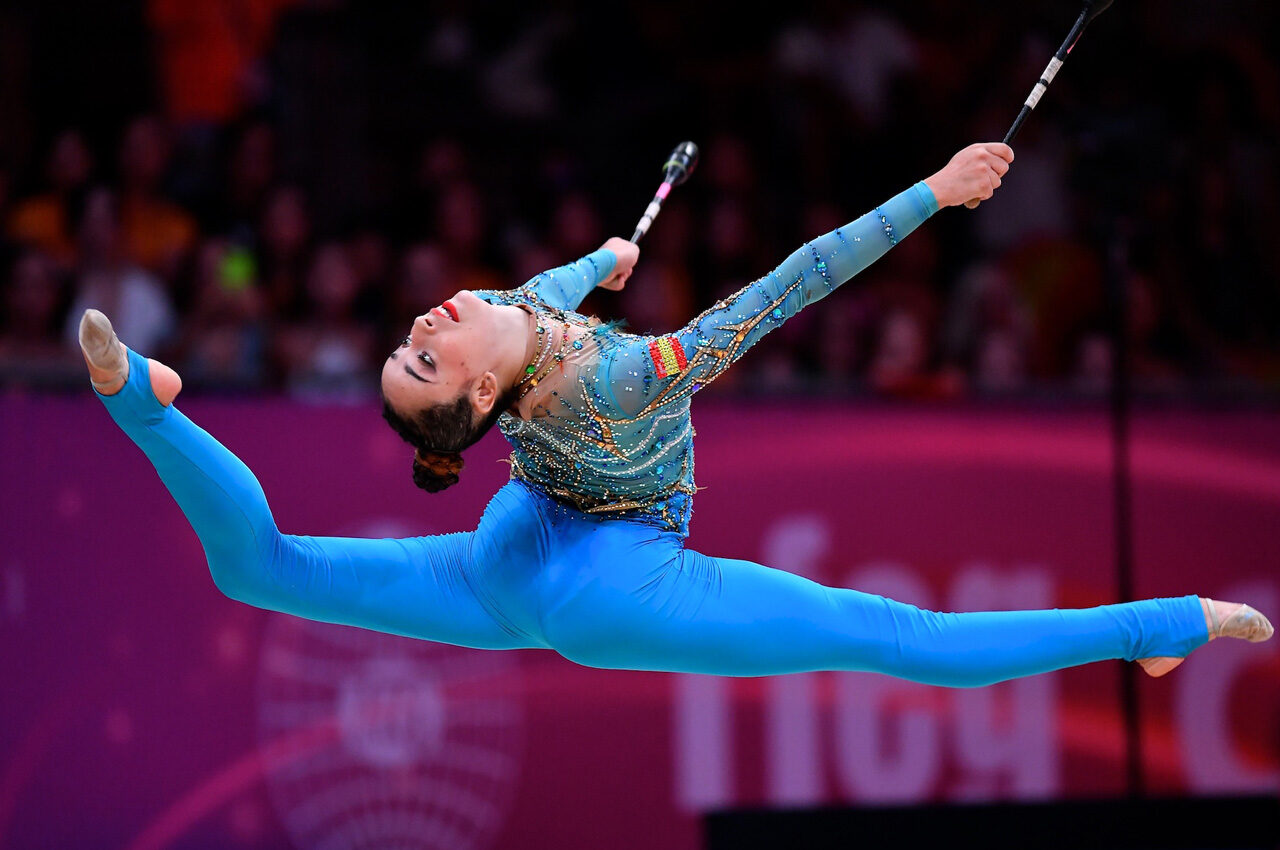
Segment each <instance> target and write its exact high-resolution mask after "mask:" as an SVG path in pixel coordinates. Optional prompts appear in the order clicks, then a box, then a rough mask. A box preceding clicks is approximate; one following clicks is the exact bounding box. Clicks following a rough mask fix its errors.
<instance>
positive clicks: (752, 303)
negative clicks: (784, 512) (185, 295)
mask: <svg viewBox="0 0 1280 850" xmlns="http://www.w3.org/2000/svg"><path fill="white" fill-rule="evenodd" d="M1012 161H1013V151H1012V150H1011V149H1010V148H1009V147H1008V146H1006V145H1003V144H996V143H987V144H976V145H971V146H969V147H967V148H964V149H963V150H961V151H960V152H959V153H957V154H956V155H955V156H954V157H952V159H951V160H950V162H948V163H947V165H946V166H944V167H943V168H942V169H941V170H940V171H938V172H937V173H936V174H934V175H932V176H931V177H929V178H927V179H925V180H923V181H920V182H919V183H916V184H915V185H914V186H911V187H910V188H908V189H907V190H906V191H904V192H902V193H900V194H898V195H897V196H895V197H894V198H892V199H890V200H888V201H887V202H885V203H884V204H882V205H881V206H879V207H877V208H875V209H874V210H872V211H871V212H869V213H867V214H866V215H864V216H862V217H861V218H859V219H857V220H855V221H853V222H851V223H850V224H848V225H846V226H844V227H840V228H837V229H836V230H834V231H832V232H830V233H827V234H824V235H822V236H819V237H817V238H816V239H814V240H813V241H812V242H809V243H807V244H805V245H804V246H803V247H801V248H800V249H799V250H797V251H795V252H794V253H793V254H791V255H790V256H789V257H787V258H786V259H785V260H784V261H783V262H782V264H781V265H780V266H778V267H777V268H776V269H774V270H773V271H772V272H771V273H769V274H767V275H765V276H764V277H762V278H760V279H759V280H757V281H755V282H754V283H751V284H748V285H747V286H745V287H744V288H743V289H741V290H740V291H738V292H737V293H736V294H734V295H732V296H730V297H728V298H725V299H724V300H721V301H718V302H717V303H716V304H714V305H713V306H712V307H711V308H710V309H708V310H707V311H706V312H704V313H703V314H702V315H700V316H698V317H697V318H696V319H694V320H693V321H691V322H690V323H689V324H688V325H686V326H685V327H684V328H682V329H681V330H679V331H676V332H674V333H672V334H670V335H668V336H658V337H650V336H636V335H632V334H627V333H622V332H620V331H619V330H617V329H616V328H615V327H614V326H612V325H610V324H607V323H603V324H602V323H600V322H599V321H598V320H596V319H592V318H587V317H586V316H583V315H581V314H579V313H577V312H574V310H575V308H576V307H577V305H578V304H579V302H581V300H582V299H583V297H585V296H586V294H587V293H588V292H589V291H590V290H591V289H593V288H594V287H596V286H603V287H607V288H611V289H620V288H622V286H623V285H624V284H625V282H626V280H627V277H628V276H629V275H630V274H631V271H632V269H633V267H634V266H635V263H636V260H637V259H638V257H639V249H638V248H637V247H636V246H635V245H634V244H632V243H631V242H628V241H626V240H623V239H619V238H613V239H610V240H609V241H607V242H606V243H605V244H604V246H603V247H602V248H601V249H600V250H597V251H595V252H594V253H592V254H590V255H588V256H586V257H584V258H582V259H580V260H578V261H577V262H575V263H572V264H570V265H567V266H562V267H560V268H557V269H554V270H552V271H549V272H544V273H543V274H540V275H538V276H537V277H535V278H533V279H532V280H530V281H529V282H527V283H525V284H524V285H523V286H521V287H519V288H517V289H513V290H509V291H493V292H474V293H473V292H467V291H462V292H459V293H457V294H456V295H455V296H453V297H452V298H450V299H449V300H448V301H446V302H445V303H444V304H442V305H440V306H438V307H435V308H432V309H431V310H429V311H428V312H426V313H424V314H423V315H421V316H418V317H417V318H416V319H415V320H414V322H413V325H412V327H411V328H410V330H409V333H408V335H407V336H406V337H405V338H404V341H403V342H401V343H400V345H399V347H398V348H396V350H395V351H393V352H392V353H391V354H390V356H389V357H388V358H387V360H386V363H385V366H384V368H383V370H382V398H383V415H384V417H385V418H386V420H387V422H388V423H389V424H390V425H391V427H392V428H393V429H395V431H396V433H398V434H399V435H400V436H401V437H402V438H403V439H404V440H405V441H406V442H408V443H410V444H411V445H412V446H413V447H414V449H415V452H414V458H413V479H414V482H415V483H416V484H417V485H418V486H419V487H421V488H423V489H425V490H428V491H430V492H436V491H439V490H442V489H444V488H446V487H448V486H450V485H451V484H453V483H455V482H457V481H458V475H459V472H460V471H461V468H462V459H461V457H460V454H459V453H460V452H461V451H462V450H463V449H465V448H467V447H468V446H470V445H471V444H473V443H475V442H476V441H477V440H478V439H480V437H481V436H483V435H484V434H485V432H486V431H488V430H489V428H490V427H492V426H493V425H494V424H495V423H496V424H497V425H498V427H499V428H500V429H501V431H502V433H503V435H504V436H505V437H506V438H507V440H509V441H510V443H511V445H512V448H513V453H512V455H511V464H512V468H511V480H510V481H509V482H508V483H507V484H505V485H504V486H503V487H502V488H501V489H500V490H499V491H498V492H497V494H496V495H495V496H494V497H493V499H492V500H491V501H490V502H489V504H488V506H487V507H486V509H485V511H484V514H483V516H482V517H481V518H480V522H479V525H478V526H477V528H476V529H475V530H474V531H469V532H461V533H453V534H443V535H434V536H428V537H412V538H407V539H400V540H368V539H353V538H336V537H304V536H295V535H290V534H282V533H281V532H280V531H279V530H278V529H277V528H276V525H275V522H274V520H273V519H272V517H271V511H270V510H269V508H268V507H267V501H266V497H265V496H264V494H263V491H262V488H261V487H260V486H259V484H258V481H257V479H255V478H254V476H253V474H252V473H251V472H250V471H249V469H248V468H247V467H245V465H244V464H243V463H241V462H240V460H239V459H237V458H236V457H235V456H234V455H232V454H231V452H229V451H228V450H227V449H226V448H224V447H223V446H222V445H221V444H219V443H218V442H217V440H215V439H214V438H213V437H211V436H210V435H209V434H208V433H206V432H205V431H204V430H202V429H201V428H199V427H198V426H197V425H195V423H193V422H192V421H191V420H190V419H188V418H187V417H186V416H184V415H183V414H182V413H181V412H179V411H178V409H177V408H176V407H174V406H173V400H174V398H175V397H176V396H177V394H178V391H179V390H180V389H181V380H180V379H179V377H178V375H177V373H175V372H174V371H173V370H172V369H170V368H169V367H168V366H165V365H164V364H161V363H159V362H157V361H155V360H148V359H146V358H144V357H143V356H141V355H140V354H138V353H137V352H135V351H133V350H131V349H128V348H126V347H125V346H124V345H122V344H121V342H120V341H119V340H118V339H117V338H116V335H115V333H114V331H113V330H112V327H111V323H110V322H109V321H108V319H107V317H106V316H104V315H103V314H102V313H100V312H98V311H96V310H88V311H86V313H85V314H84V317H83V319H82V320H81V324H80V344H81V346H82V348H83V350H84V355H85V359H86V361H87V363H88V366H89V373H90V379H91V381H92V383H93V386H94V388H95V390H96V392H97V394H98V396H99V397H100V398H101V400H102V402H103V404H105V405H106V407H107V410H108V412H109V413H110V415H111V417H112V418H113V419H114V420H115V421H116V423H117V424H118V425H119V426H120V428H121V429H122V430H123V431H124V432H125V433H126V434H127V435H128V436H129V438H130V439H132V440H133V442H134V443H135V444H137V446H138V447H139V448H140V449H142V451H143V452H144V453H145V454H146V456H147V458H148V459H149V460H150V461H151V463H152V464H153V465H154V466H155V469H156V471H157V472H158V473H159V475H160V478H161V480H162V481H163V482H164V484H165V486H166V487H168V489H169V492H170V493H171V494H172V495H173V498H174V499H175V500H176V501H177V503H178V505H179V507H180V508H181V509H182V511H183V513H184V514H185V515H186V517H187V519H188V521H189V522H190V523H191V526H192V528H193V529H194V530H195V532H196V534H197V535H198V536H199V539H200V542H201V544H202V545H203V547H204V551H205V555H206V557H207V559H208V564H209V570H210V572H211V573H212V576H213V581H214V583H215V584H216V585H217V587H218V589H219V590H220V591H221V592H222V593H224V594H226V595H227V596H229V597H230V598H232V599H236V600H239V601H241V602H245V603H247V604H249V605H254V606H257V607H260V608H266V609H269V610H273V611H280V612H284V613H288V614H293V615H296V616H299V617H306V618H309V619H312V620H319V621H323V622H331V623H343V624H347V625H352V626H359V627H362V628H366V629H374V630H377V631H381V632H387V633H390V634H397V635H406V636H409V637H414V638H421V639H424V640H432V641H439V642H442V643H451V644H457V645H460V646H469V647H480V648H485V649H515V648H546V649H553V650H555V651H556V652H558V653H560V654H561V655H562V656H564V657H565V658H567V659H569V660H571V661H574V662H577V663H579V664H583V665H587V666H591V667H602V668H614V669H625V670H663V671H675V672H687V673H709V674H718V675H723V676H766V675H773V674H779V673H797V672H802V671H814V670H860V671H875V672H879V673H884V674H887V675H891V676H897V677H900V678H904V679H909V680H912V681H916V682H924V683H928V684H932V685H941V686H948V687H975V686H981V685H988V684H991V683H994V682H1000V681H1004V680H1007V679H1012V678H1016V677H1020V676H1030V675H1033V674H1036V673H1044V672H1048V671H1051V670H1058V669H1061V668H1064V667H1070V666H1073V665H1078V664H1085V663H1088V662H1093V661H1102V660H1104V659H1120V658H1123V659H1126V660H1129V661H1134V660H1136V661H1139V662H1140V663H1141V664H1142V666H1143V668H1144V669H1145V670H1146V671H1147V672H1148V673H1149V674H1151V675H1163V674H1164V673H1166V672H1168V671H1169V670H1171V669H1173V667H1175V666H1177V664H1178V663H1180V662H1181V660H1182V658H1183V657H1184V656H1186V655H1187V654H1188V653H1190V652H1191V651H1192V650H1193V649H1196V648H1197V647H1199V646H1201V645H1203V644H1204V643H1206V642H1208V641H1209V640H1212V639H1214V638H1217V637H1235V638H1243V639H1245V640H1249V641H1255V642H1256V641H1261V640H1265V639H1267V638H1268V637H1270V636H1271V633H1272V627H1271V624H1270V623H1269V622H1268V621H1267V620H1266V618H1265V617H1263V616H1262V615H1261V614H1260V613H1258V612H1257V611H1255V610H1253V609H1252V608H1250V607H1249V606H1247V605H1240V604H1234V603H1228V602H1221V601H1214V600H1210V599H1202V598H1199V597H1196V596H1183V597H1178V598H1165V599H1147V600H1142V601H1138V602H1128V603H1124V604H1116V605H1102V606H1099V607H1095V608H1087V609H1075V610H1058V609H1054V610H1045V611H998V612H982V613H960V614H955V613H939V612H933V611H926V610H921V609H919V608H916V607H914V606H911V605H906V604H903V603H900V602H895V601H893V600H890V599H886V598H883V597H880V596H873V595H871V594H867V593H862V592H859V591H857V590H852V589H847V588H832V587H825V586H823V585H820V584H817V583H814V582H812V581H809V580H808V579H805V578H801V577H800V576H797V575H793V574H791V573H787V572H783V571H780V570H776V569H771V568H769V567H765V566H761V565H759V564H754V563H751V562H748V561H741V560H734V559H728V558H715V557H711V556H709V555H703V554H701V553H699V552H695V551H693V550H691V549H688V548H686V547H685V545H684V540H685V537H686V535H687V533H688V525H689V517H690V512H691V503H692V496H693V493H694V485H693V429H692V427H691V425H690V420H689V404H690V399H691V397H692V396H693V394H694V393H696V392H697V391H698V389H700V388H701V387H704V386H706V385H707V384H708V383H710V382H711V381H713V380H715V378H716V377H717V376H718V375H720V374H721V373H722V372H724V370H725V369H727V368H728V367H729V366H730V365H731V364H732V363H733V362H734V361H735V360H737V359H738V358H739V357H740V356H741V355H742V354H743V353H744V352H746V350H747V349H748V348H750V347H751V346H752V345H754V344H755V343H756V342H757V341H758V340H759V339H760V338H761V337H763V336H764V335H765V334H767V333H768V332H769V331H770V330H772V329H773V328H776V327H778V326H779V325H780V324H782V323H783V322H784V321H786V319H787V318H789V317H790V316H793V315H795V314H796V313H797V312H798V311H799V310H800V309H801V308H803V307H804V306H806V305H808V304H810V303H811V302H813V301H817V300H818V299H820V298H822V297H824V296H826V295H827V294H828V293H829V292H831V290H833V289H835V288H836V287H837V286H839V285H840V284H842V283H844V282H845V281H847V280H849V279H850V278H852V277H853V276H854V275H855V274H857V273H858V272H859V271H861V270H862V269H864V268H866V267H867V266H868V265H869V264H870V263H871V262H873V261H874V260H876V259H877V258H878V257H880V256H881V255H883V254H884V253H885V252H886V251H888V250H889V249H890V248H891V247H892V246H893V245H895V244H896V243H897V242H899V241H900V240H902V239H905V238H906V237H907V236H908V235H909V234H910V233H911V232H912V231H913V230H915V229H916V227H918V226H919V225H920V224H921V223H922V222H923V221H924V220H925V219H927V218H928V217H929V216H931V215H932V214H933V213H934V212H936V211H937V210H938V209H939V208H940V207H948V206H954V205H959V204H965V205H966V206H970V207H972V206H974V205H976V204H977V203H978V202H980V201H981V200H984V199H987V198H990V197H991V195H992V193H993V192H994V191H995V189H996V188H997V187H998V186H999V185H1000V179H1001V177H1002V176H1003V175H1004V174H1005V172H1006V171H1007V170H1008V168H1009V166H1010V163H1011V162H1012ZM856 438H857V437H856V435H852V436H851V437H850V439H856ZM779 452H780V454H781V455H782V457H781V458H780V460H779V463H781V464H782V465H783V466H785V447H781V446H780V447H779ZM851 486H856V483H851ZM142 521H143V522H145V521H146V520H145V519H144V520H142Z"/></svg>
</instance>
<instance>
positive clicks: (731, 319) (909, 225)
mask: <svg viewBox="0 0 1280 850" xmlns="http://www.w3.org/2000/svg"><path fill="white" fill-rule="evenodd" d="M1012 160H1013V151H1012V150H1011V149H1010V148H1009V147H1008V145H1004V144H1000V143H995V142H992V143H985V144H976V145H970V146H969V147H967V148H964V149H963V150H961V151H960V152H959V153H957V154H956V155H955V156H954V157H952V158H951V161H950V162H948V163H947V165H946V166H944V167H943V168H942V169H941V170H939V171H938V172H937V173H936V174H934V175H932V176H931V177H929V178H927V179H925V180H921V181H920V182H918V183H916V184H915V185H914V186H911V187H910V188H908V189H907V190H905V191H903V192H900V193H899V194H898V195H896V196H894V197H893V198H890V199H889V200H888V201H886V202H885V203H883V204H881V205H880V206H878V207H876V208H875V209H873V210H872V211H870V212H868V213H866V214H865V215H863V216H862V217H861V218H858V219H855V220H854V221H852V222H850V223H849V224H847V225H845V226H843V227H838V228H836V229H835V230H833V231H831V232H830V233H825V234H823V235H821V236H819V237H817V238H816V239H813V240H812V241H810V242H807V243H805V244H804V245H803V246H802V247H800V248H799V249H798V250H796V251H794V252H793V253H792V254H791V255H790V256H788V257H787V258H786V259H785V260H783V261H782V264H781V265H779V266H778V267H777V268H776V269H774V270H773V271H772V272H770V273H769V274H767V275H765V276H764V277H762V278H760V279H759V280H756V281H754V282H753V283H750V284H748V285H746V286H745V287H743V288H742V289H740V290H739V291H738V292H736V293H734V294H733V295H731V296H729V297H728V298H725V299H723V300H721V301H718V302H717V303H716V304H715V305H714V306H712V308H711V309H709V310H707V311H706V312H704V313H703V314H702V315H700V316H698V317H697V318H695V319H694V320H693V321H691V322H690V323H689V324H688V325H686V326H685V327H684V328H682V329H681V330H680V331H678V332H676V333H675V334H672V335H670V336H665V337H656V338H641V339H639V340H637V342H634V343H631V344H629V345H627V346H623V347H620V348H618V349H616V350H614V351H613V352H611V353H610V354H609V356H608V362H607V363H605V364H604V365H605V368H606V371H607V374H608V376H609V386H610V389H611V390H612V392H613V394H614V397H615V399H616V400H617V401H618V402H619V407H620V408H621V409H622V410H623V411H625V412H626V413H627V415H642V414H646V413H650V412H652V411H653V409H654V408H656V407H657V406H660V405H662V404H667V403H669V402H671V401H675V400H677V399H680V398H684V397H686V396H688V395H689V394H690V393H693V392H696V391H697V390H698V389H700V388H702V387H704V386H706V385H707V384H708V383H710V382H711V381H712V380H714V379H715V378H716V377H717V376H719V375H720V374H721V373H722V372H724V370H725V369H727V368H728V367H729V366H730V364H732V363H733V362H734V361H736V360H737V359H738V358H739V357H741V356H742V355H743V354H744V353H745V352H746V351H747V349H749V348H750V347H751V346H752V345H754V344H755V343H756V342H757V341H759V340H760V339H761V338H762V337H763V336H764V335H765V334H767V333H768V332H769V331H771V330H773V329H774V328H776V327H778V326H779V325H781V324H782V323H783V322H784V321H786V320H787V319H788V318H790V317H791V316H794V315H795V314H796V313H798V312H800V310H802V309H803V308H804V307H806V306H808V305H809V304H812V303H813V302H814V301H817V300H819V299H821V298H823V297H824V296H826V295H827V294H828V293H829V292H831V291H832V290H834V289H835V288H836V287H837V286H840V285H841V284H843V283H845V282H847V281H848V280H849V279H851V278H852V277H853V276H854V275H856V274H858V273H859V272H860V271H862V270H863V269H865V268H866V267H867V266H869V265H871V264H872V263H873V262H875V261H876V260H877V259H879V258H880V257H882V256H884V254H885V253H887V252H888V251H889V249H890V248H892V247H893V246H894V245H896V244H898V242H899V241H901V240H902V239H905V238H906V237H907V235H908V234H910V233H911V232H912V231H914V230H915V229H916V228H917V227H919V226H920V225H921V224H922V223H923V222H924V221H925V220H926V219H927V218H929V216H931V215H933V214H934V213H935V212H937V211H938V209H940V208H941V207H947V206H957V205H961V204H963V205H965V206H968V207H970V208H972V207H974V206H977V204H978V203H980V202H981V201H983V200H986V199H987V198H990V197H991V195H992V193H993V192H994V191H995V189H996V188H997V187H998V186H999V185H1000V178H1001V176H1003V175H1004V173H1005V172H1006V171H1007V170H1008V168H1009V163H1010V162H1011V161H1012Z"/></svg>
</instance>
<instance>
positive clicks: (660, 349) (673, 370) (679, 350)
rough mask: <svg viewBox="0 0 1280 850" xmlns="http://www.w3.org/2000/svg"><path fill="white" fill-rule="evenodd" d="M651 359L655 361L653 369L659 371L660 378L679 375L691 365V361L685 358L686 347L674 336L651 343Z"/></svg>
mask: <svg viewBox="0 0 1280 850" xmlns="http://www.w3.org/2000/svg"><path fill="white" fill-rule="evenodd" d="M649 357H650V358H652V360H653V368H654V369H656V370H657V372H658V377H659V378H665V377H667V376H669V375H676V374H679V372H680V371H681V370H682V369H684V367H685V366H687V365H689V359H688V358H687V357H685V356H684V347H683V346H682V345H680V340H678V339H676V338H675V337H673V336H664V337H661V338H659V339H655V340H653V341H652V342H650V343H649Z"/></svg>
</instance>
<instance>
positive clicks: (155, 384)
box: [80, 310, 182, 407]
mask: <svg viewBox="0 0 1280 850" xmlns="http://www.w3.org/2000/svg"><path fill="white" fill-rule="evenodd" d="M80 350H81V351H82V352H83V353H84V362H85V363H87V364H88V365H89V381H90V383H92V384H93V387H94V389H96V390H97V391H98V392H99V393H100V394H102V395H115V394H116V393H118V392H120V390H122V389H123V388H124V385H125V382H126V381H128V380H129V358H128V355H127V354H126V352H125V347H124V344H123V343H122V342H120V340H119V339H118V338H117V337H116V332H115V330H114V329H113V328H112V327H111V320H110V319H108V318H107V317H106V315H105V314H103V313H101V312H99V311H98V310H85V311H84V315H83V316H82V317H81V318H80ZM147 362H148V363H149V364H150V367H149V368H150V372H151V392H152V393H154V394H155V397H156V400H157V401H159V402H160V403H161V404H162V405H164V406H165V407H168V406H169V405H170V404H172V403H173V400H174V399H175V398H177V396H178V393H179V391H181V390H182V379H181V378H179V377H178V373H177V372H175V371H173V370H172V369H170V368H169V367H168V366H166V365H164V364H163V363H161V362H160V361H158V360H148V361H147Z"/></svg>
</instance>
